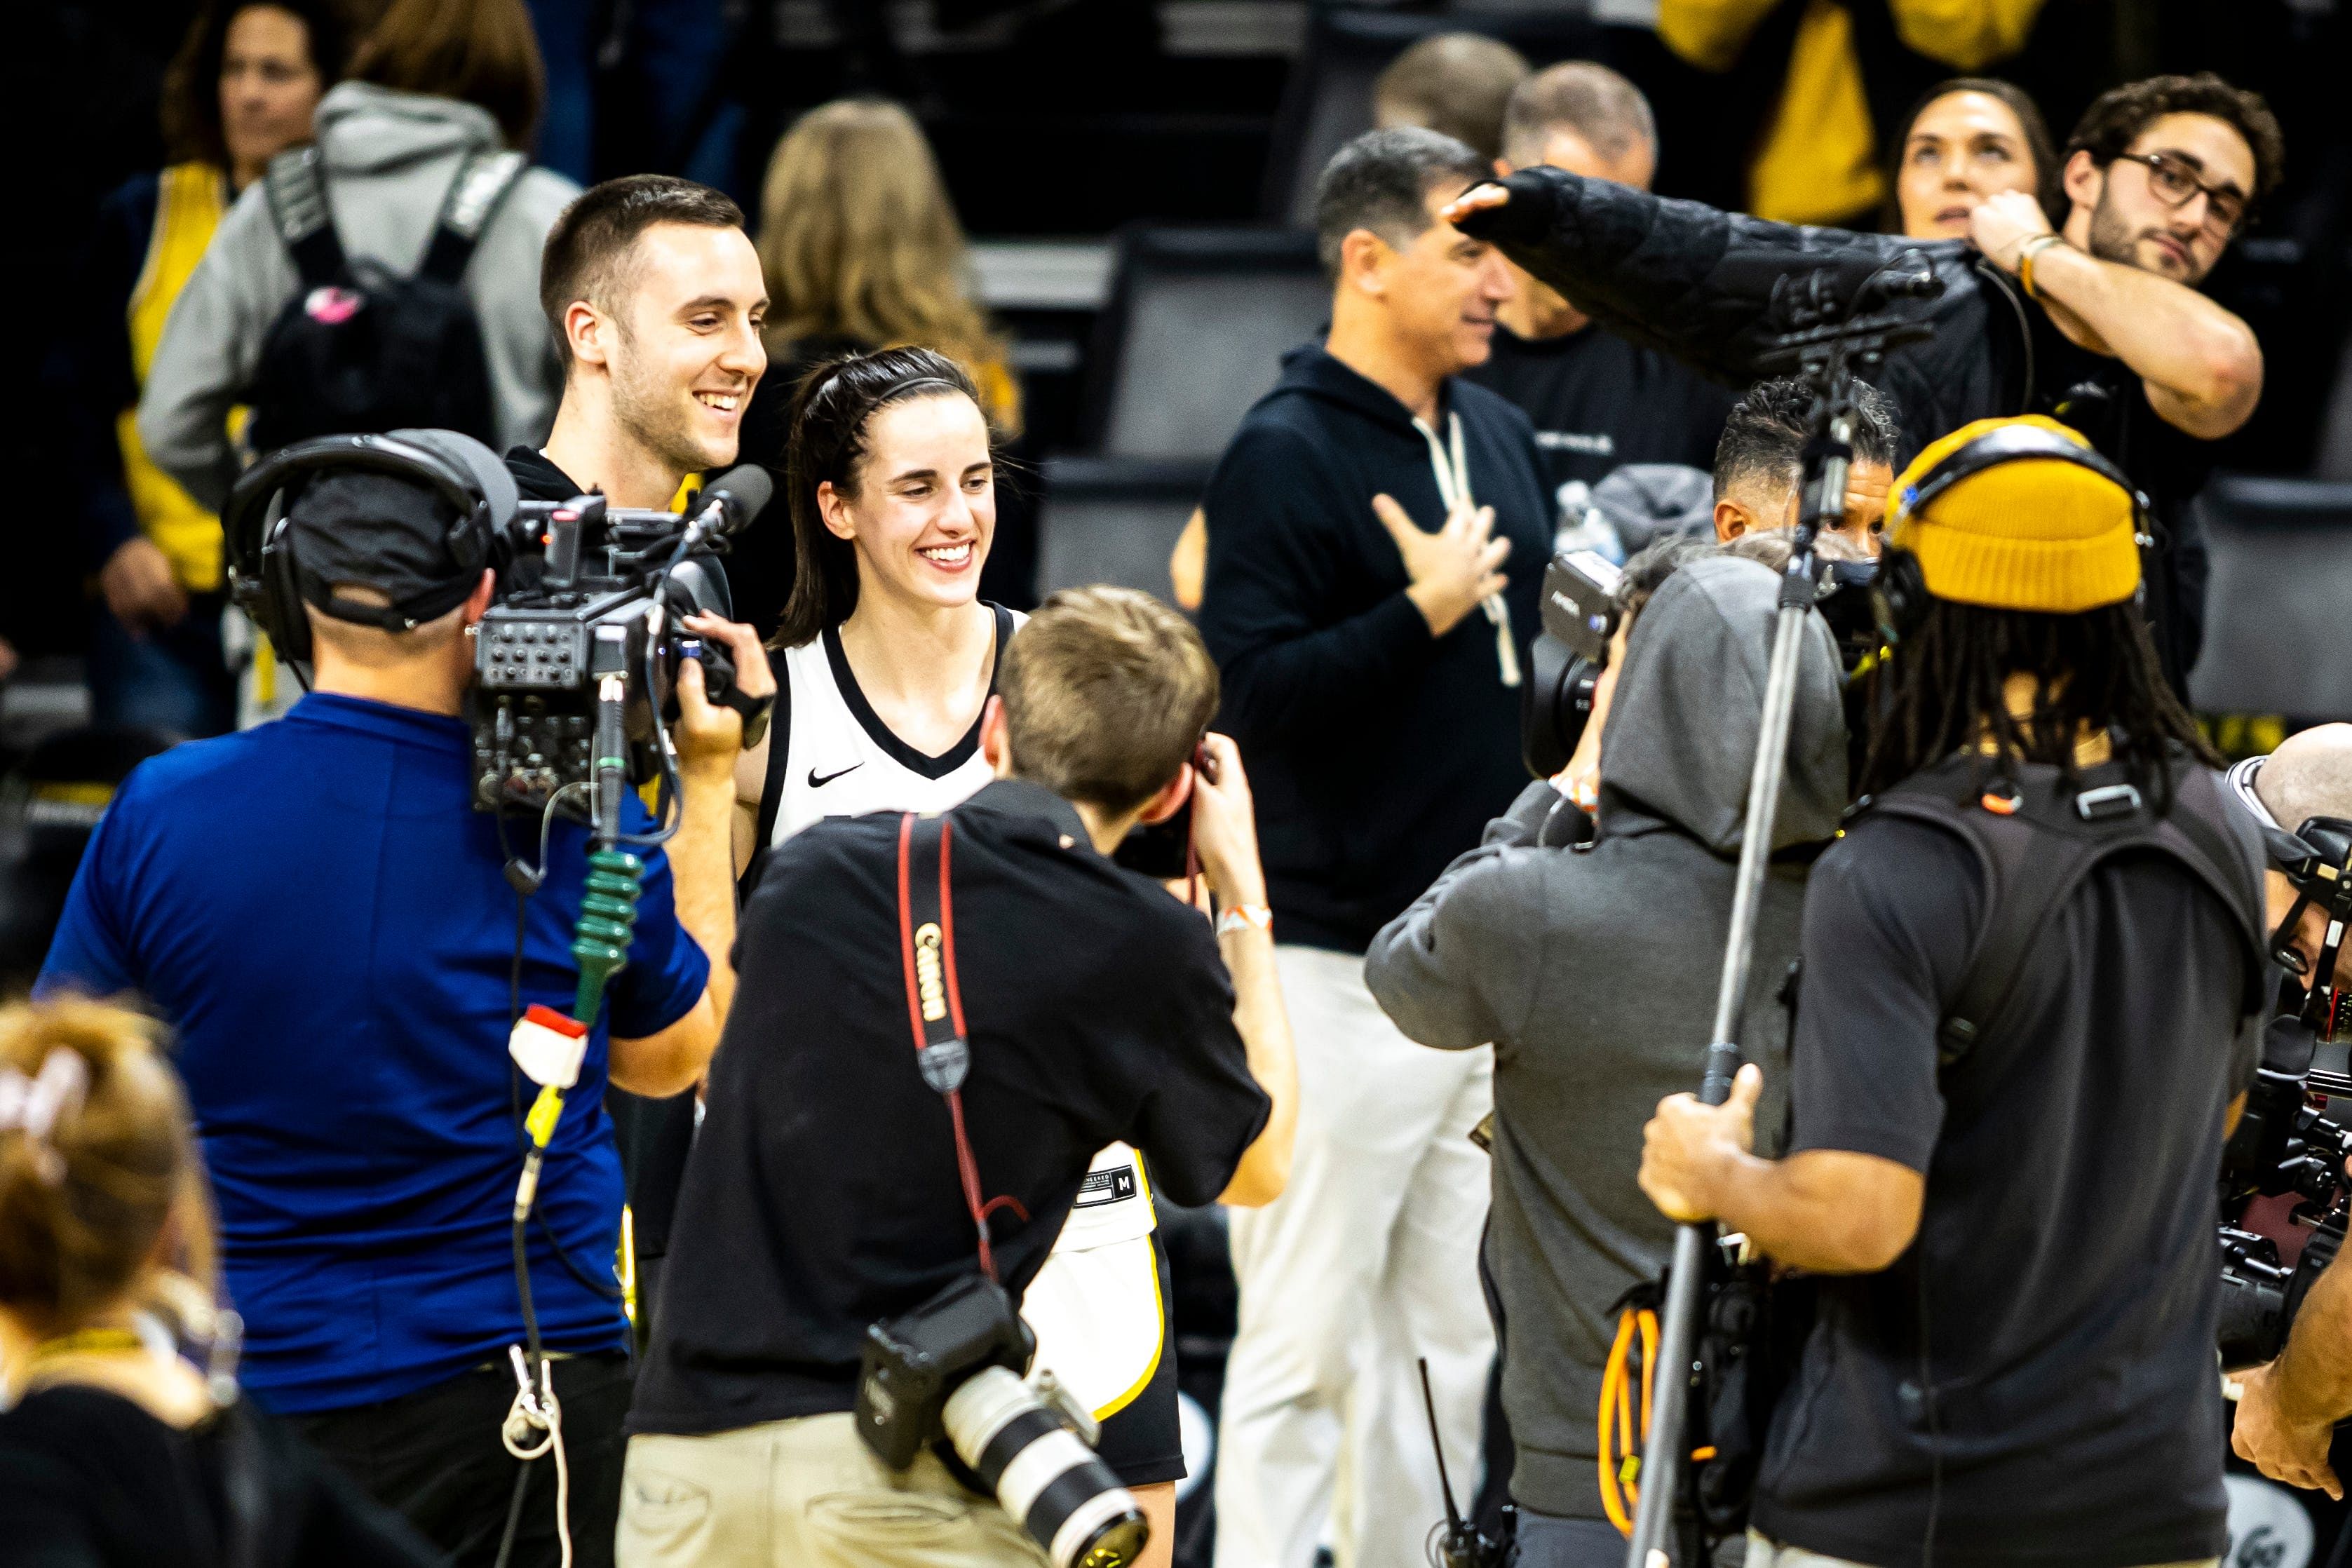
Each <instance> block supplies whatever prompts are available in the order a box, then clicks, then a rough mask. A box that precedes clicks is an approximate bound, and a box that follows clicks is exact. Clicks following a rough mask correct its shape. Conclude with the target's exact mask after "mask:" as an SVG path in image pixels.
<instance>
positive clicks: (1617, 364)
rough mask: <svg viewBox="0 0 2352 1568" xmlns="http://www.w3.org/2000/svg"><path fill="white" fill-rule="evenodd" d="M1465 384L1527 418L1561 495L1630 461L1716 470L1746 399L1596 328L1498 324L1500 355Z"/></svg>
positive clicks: (1472, 372)
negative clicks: (1536, 331) (1557, 330)
mask: <svg viewBox="0 0 2352 1568" xmlns="http://www.w3.org/2000/svg"><path fill="white" fill-rule="evenodd" d="M1463 379H1464V380H1465V381H1474V382H1476V383H1477V384H1479V385H1481V386H1483V387H1486V389H1487V390H1489V391H1491V392H1496V393H1500V394H1501V395H1503V396H1505V397H1507V398H1508V399H1510V400H1511V401H1512V402H1513V403H1515V404H1517V405H1518V407H1519V410H1520V412H1522V413H1524V414H1525V415H1526V416H1528V423H1529V424H1531V425H1533V426H1535V427H1536V446H1537V447H1538V448H1540V449H1541V451H1542V453H1543V458H1544V468H1545V472H1546V474H1547V475H1548V476H1549V479H1550V481H1551V485H1552V488H1553V489H1554V490H1557V489H1559V487H1560V486H1561V485H1563V484H1566V483H1568V482H1569V481H1570V480H1578V481H1581V482H1582V483H1584V484H1586V485H1588V486H1589V485H1595V484H1598V483H1600V482H1601V480H1602V479H1607V478H1608V477H1609V476H1610V474H1612V472H1614V471H1615V470H1616V469H1618V468H1622V467H1623V466H1624V465H1625V464H1627V463H1682V464H1685V465H1687V466H1689V467H1691V468H1705V469H1708V470H1712V469H1713V468H1714V467H1715V444H1716V442H1717V441H1718V440H1720V439H1721V438H1722V436H1723V421H1724V418H1725V416H1727V415H1728V414H1729V413H1730V412H1731V405H1732V404H1733V403H1734V402H1736V401H1738V400H1737V398H1736V397H1735V396H1734V395H1733V394H1732V393H1731V392H1730V391H1729V390H1728V389H1727V388H1725V387H1721V386H1717V385H1716V384H1715V383H1713V382H1711V381H1708V380H1707V379H1706V378H1705V377H1704V376H1702V375H1700V374H1698V373H1697V372H1696V371H1693V370H1691V369H1689V368H1688V367H1687V366H1685V365H1683V364H1681V363H1678V362H1676V361H1675V360H1671V359H1668V358H1667V357H1666V356H1665V355H1664V354H1662V353H1655V352H1654V351H1652V350H1649V349H1644V348H1636V347H1635V346H1634V345H1633V344H1632V343H1629V342H1626V341H1625V340H1624V339H1623V338H1621V337H1619V336H1617V335H1616V334H1615V333H1614V332H1612V331H1607V330H1605V329H1603V328H1601V327H1597V326H1586V327H1580V328H1579V329H1578V330H1577V331H1573V332H1568V333H1565V334H1563V335H1561V336H1559V337H1556V338H1523V337H1520V336H1519V335H1518V334H1517V333H1516V332H1513V331H1510V330H1509V329H1508V328H1506V327H1499V326H1498V327H1496V329H1495V346H1494V353H1492V354H1491V355H1490V356H1489V357H1488V358H1487V361H1486V363H1485V364H1482V365H1480V366H1478V367H1477V368H1476V369H1475V370H1470V371H1466V372H1465V373H1464V375H1463Z"/></svg>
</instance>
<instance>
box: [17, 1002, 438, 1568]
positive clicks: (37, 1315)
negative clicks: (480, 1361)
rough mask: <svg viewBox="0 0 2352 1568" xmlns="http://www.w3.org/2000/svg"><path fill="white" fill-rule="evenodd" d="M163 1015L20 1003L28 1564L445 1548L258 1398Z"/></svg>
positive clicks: (336, 1562)
mask: <svg viewBox="0 0 2352 1568" xmlns="http://www.w3.org/2000/svg"><path fill="white" fill-rule="evenodd" d="M155 1033H156V1029H155V1026H154V1024H153V1023H152V1021H150V1020H149V1019H147V1018H144V1017H142V1016H140V1015H138V1014H135V1013H131V1012H126V1011H124V1010H123V1009H121V1008H119V1007H110V1006H106V1005H101V1004H100V1003H95V1002H85V1001H79V1000H76V999H72V998H63V999H58V1000H54V1001H50V1002H46V1003H41V1004H37V1005H16V1006H11V1007H9V1008H6V1009H5V1011H0V1381H5V1400H0V1403H5V1405H6V1412H5V1414H0V1541H5V1542H7V1547H6V1550H5V1556H6V1558H7V1560H8V1562H9V1563H13V1564H17V1565H19V1568H313V1565H315V1568H431V1565H433V1564H436V1563H440V1562H441V1561H442V1560H441V1559H440V1557H438V1556H437V1555H436V1553H435V1552H434V1551H433V1550H432V1548H431V1547H429V1546H427V1545H426V1544H425V1542H424V1541H423V1540H422V1539H421V1538H420V1537H418V1536H417V1535H416V1534H415V1531H412V1530H410V1529H409V1527H408V1525H407V1524H406V1523H405V1522H404V1521H402V1520H400V1519H399V1518H398V1517H396V1516H394V1515H393V1514H391V1513H389V1512H387V1511H385V1510H383V1509H382V1508H380V1507H378V1506H377V1505H376V1504H375V1503H373V1502H371V1501H370V1500H367V1499H366V1498H365V1497H363V1496H362V1495H361V1493H360V1491H359V1489H357V1488H356V1487H354V1486H353V1485H352V1483H351V1482H349V1481H347V1480H345V1479H343V1478H342V1477H341V1475H340V1474H338V1473H337V1472H335V1471H334V1470H332V1469H331V1468H330V1467H328V1466H327V1465H326V1464H324V1463H322V1462H321V1461H320V1459H319V1458H317V1457H316V1456H315V1455H313V1454H312V1453H311V1452H310V1450H309V1449H308V1448H307V1447H304V1446H303V1445H302V1444H301V1443H300V1442H299V1440H298V1439H297V1438H295V1437H294V1436H292V1435H291V1434H290V1433H289V1432H287V1431H286V1430H285V1429H283V1428H282V1427H280V1426H278V1425H277V1424H276V1423H275V1422H273V1421H271V1420H269V1419H268V1417H266V1416H263V1415H259V1414H258V1413H257V1412H256V1411H254V1410H253V1409H252V1408H251V1407H250V1406H249V1405H246V1404H245V1403H243V1402H241V1401H239V1400H238V1399H237V1398H236V1382H235V1378H234V1371H235V1368H234V1364H233V1363H234V1357H235V1352H236V1343H235V1333H234V1329H233V1327H232V1325H233V1323H234V1321H235V1320H234V1319H233V1318H232V1317H230V1316H229V1315H227V1314H224V1313H217V1312H215V1310H213V1308H212V1300H213V1298H212V1295H211V1292H210V1290H209V1289H208V1288H207V1286H206V1285H205V1283H200V1282H199V1280H198V1279H193V1278H191V1277H190V1275H191V1274H193V1275H194V1276H198V1277H203V1276H208V1275H209V1274H210V1273H211V1259H212V1252H213V1235H212V1224H211V1216H210V1205H208V1204H207V1203H206V1202H205V1195H204V1178H203V1174H202V1172H201V1170H200V1168H199V1166H198V1163H197V1159H196V1151H195V1141H194V1135H193V1132H192V1131H191V1129H190V1126H189V1121H188V1108H187V1103H186V1100H184V1098H183V1096H182V1095H181V1092H180V1085H179V1080H178V1079H175V1078H173V1075H172V1069H171V1068H169V1067H167V1066H166V1065H165V1064H164V1061H163V1057H162V1055H161V1054H160V1053H159V1052H158V1051H157V1049H156V1047H155ZM175 1263H177V1264H180V1265H181V1266H183V1267H184V1268H187V1269H188V1270H189V1272H188V1273H181V1272H176V1271H175V1270H174V1268H173V1264H175ZM191 1337H193V1339H194V1340H195V1341H196V1342H198V1344H197V1348H199V1349H200V1350H201V1351H203V1352H205V1359H206V1361H207V1368H206V1370H203V1371H200V1370H198V1368H197V1367H196V1366H195V1365H194V1364H192V1363H191V1362H190V1361H188V1360H186V1359H184V1356H183V1354H182V1351H181V1346H180V1343H179V1342H180V1341H182V1340H184V1339H189V1338H191Z"/></svg>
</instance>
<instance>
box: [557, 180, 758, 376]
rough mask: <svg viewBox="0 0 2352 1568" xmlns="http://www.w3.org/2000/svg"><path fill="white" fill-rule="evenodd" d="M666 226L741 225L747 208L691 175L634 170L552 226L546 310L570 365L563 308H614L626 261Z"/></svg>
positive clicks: (593, 192)
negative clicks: (585, 304)
mask: <svg viewBox="0 0 2352 1568" xmlns="http://www.w3.org/2000/svg"><path fill="white" fill-rule="evenodd" d="M665 223H682V224H688V225H690V226H694V227H697V228H741V227H742V226H743V209H742V208H741V207H739V206H737V205H735V203H734V202H733V201H732V200H731V199H730V197H728V196H726V195H723V194H721V193H720V192H718V191H714V190H712V189H711V188H710V187H709V185H698V184H695V183H694V182H693V181H692V180H681V179H679V178H677V176H676V175H673V174H630V175H627V176H625V177H624V178H622V179H618V180H606V181H605V182H604V184H601V185H591V186H589V187H588V188H587V189H586V190H584V191H583V192H581V193H580V195H577V196H575V197H573V198H572V205H570V206H568V207H565V208H564V209H563V211H562V215H561V216H558V217H557V218H556V220H555V226H553V227H552V228H551V229H549V230H548V231H547V243H546V245H545V246H543V247H541V249H540V253H539V308H540V309H541V310H542V311H544V312H545V313H546V315H547V325H548V330H549V331H552V332H553V333H554V334H555V351H556V353H557V354H558V355H559V356H561V357H562V361H563V363H564V364H565V366H566V367H567V368H568V367H569V366H570V365H571V363H572V342H571V339H570V338H568V337H566V336H565V335H564V331H563V312H564V311H566V310H570V309H572V301H573V300H589V301H590V302H592V303H593V304H595V305H596V306H598V307H599V308H603V309H609V308H610V307H611V305H612V303H613V291H614V285H615V284H616V283H618V281H619V279H620V272H621V263H622V262H623V261H624V260H625V259H626V258H627V257H628V255H629V252H630V251H631V250H633V249H635V247H636V243H637V241H638V239H640V238H641V237H643V236H644V234H645V232H646V230H647V229H649V228H652V227H654V226H656V224H665Z"/></svg>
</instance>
